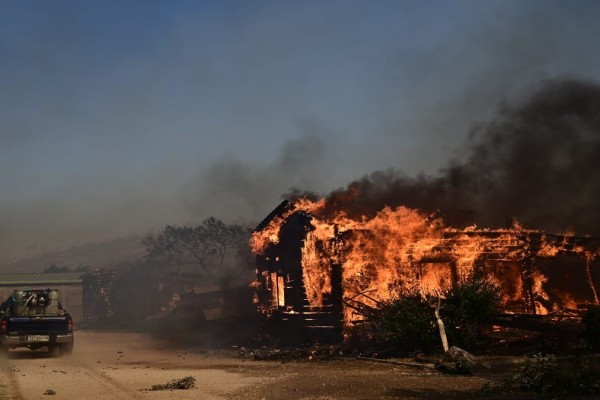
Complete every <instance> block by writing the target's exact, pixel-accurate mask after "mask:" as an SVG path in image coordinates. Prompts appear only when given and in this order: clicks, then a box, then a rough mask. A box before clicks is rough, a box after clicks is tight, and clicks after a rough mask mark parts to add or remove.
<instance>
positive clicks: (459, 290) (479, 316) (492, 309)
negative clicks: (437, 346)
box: [440, 277, 500, 348]
mask: <svg viewBox="0 0 600 400" xmlns="http://www.w3.org/2000/svg"><path fill="white" fill-rule="evenodd" d="M443 297H445V300H444V301H443V303H442V309H441V312H440V314H441V317H442V320H443V321H444V325H445V327H446V333H447V335H448V341H449V342H450V344H451V345H454V346H458V347H463V348H470V347H473V345H474V344H475V342H476V340H477V339H478V338H480V337H481V335H482V334H483V333H484V332H485V331H486V330H487V329H489V328H490V327H491V322H490V321H491V319H492V317H493V316H495V315H496V314H497V313H498V311H499V307H500V290H499V288H498V287H497V286H496V285H494V284H493V283H491V282H490V281H488V280H486V279H483V278H478V277H472V278H470V279H468V280H467V281H465V282H464V283H461V284H459V285H457V286H455V287H453V288H450V289H448V290H446V291H445V292H444V293H443Z"/></svg>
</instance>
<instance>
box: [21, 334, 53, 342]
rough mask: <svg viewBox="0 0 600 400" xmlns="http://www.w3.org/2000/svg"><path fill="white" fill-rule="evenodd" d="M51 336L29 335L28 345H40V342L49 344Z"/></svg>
mask: <svg viewBox="0 0 600 400" xmlns="http://www.w3.org/2000/svg"><path fill="white" fill-rule="evenodd" d="M49 341H50V336H48V335H29V336H27V343H39V342H49Z"/></svg>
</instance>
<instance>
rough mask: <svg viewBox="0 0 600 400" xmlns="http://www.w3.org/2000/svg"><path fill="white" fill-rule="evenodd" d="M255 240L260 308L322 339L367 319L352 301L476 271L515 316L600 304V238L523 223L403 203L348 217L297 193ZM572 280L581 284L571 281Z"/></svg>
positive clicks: (451, 282) (440, 284)
mask: <svg viewBox="0 0 600 400" xmlns="http://www.w3.org/2000/svg"><path fill="white" fill-rule="evenodd" d="M251 244H252V248H253V251H254V253H255V255H256V256H257V266H258V270H257V272H258V277H259V281H258V290H257V299H256V300H257V303H258V305H259V309H260V310H261V311H262V312H263V313H264V314H265V315H267V316H269V317H270V319H271V320H273V321H277V320H280V321H282V322H285V324H283V325H285V326H288V327H289V328H288V329H289V332H303V335H304V337H311V336H312V337H318V338H320V340H323V339H327V338H330V339H335V338H339V337H340V336H339V335H340V334H341V333H342V332H343V331H345V330H346V331H347V329H348V328H349V327H351V326H354V325H356V324H360V323H361V322H363V318H362V315H361V314H360V313H357V312H356V307H354V306H352V305H353V304H354V305H356V304H359V305H365V306H370V307H373V306H375V305H377V303H379V302H382V301H387V300H390V299H392V298H394V297H396V296H398V295H399V294H402V293H404V292H413V293H414V292H418V293H420V294H421V295H422V296H436V295H440V294H441V293H443V292H444V291H446V290H447V289H448V288H451V287H454V286H456V285H457V284H459V283H461V282H465V280H467V279H469V277H472V276H474V275H480V276H485V277H486V278H487V279H489V280H491V281H492V282H494V283H495V284H497V285H498V286H499V287H500V288H501V295H502V308H503V309H504V311H506V312H507V313H524V314H532V315H547V314H551V313H559V312H561V311H563V310H575V311H576V310H577V309H578V307H580V306H581V305H582V304H590V303H593V304H598V303H599V297H598V296H599V295H598V293H599V292H598V286H597V284H596V282H595V275H594V271H593V269H592V268H593V265H594V263H595V262H596V260H597V258H598V256H599V255H600V250H599V246H600V239H599V238H593V237H586V236H576V235H574V234H572V233H565V234H550V233H547V232H544V231H541V230H533V229H526V228H524V227H522V226H520V225H519V224H518V223H513V224H512V226H510V227H508V228H505V229H481V228H477V227H476V226H468V227H465V228H460V229H459V228H454V227H450V226H447V225H446V224H445V223H444V220H443V219H442V218H440V217H439V216H437V215H426V214H425V213H423V212H421V211H419V210H415V209H411V208H407V207H402V206H400V207H396V208H391V207H384V208H383V209H382V210H380V211H379V212H378V213H377V214H376V215H374V216H373V217H371V218H369V217H366V216H362V217H361V218H350V217H349V216H348V215H347V214H346V213H345V212H344V210H338V211H332V207H331V204H328V203H327V200H326V199H322V200H318V201H311V200H307V199H299V200H297V201H294V202H288V201H284V202H283V203H282V204H280V205H279V207H277V208H276V209H275V210H274V211H273V212H272V213H271V214H270V215H269V216H268V217H267V218H266V219H265V220H264V221H263V222H262V223H261V224H260V225H259V226H258V227H257V229H256V230H255V232H254V234H253V237H252V242H251ZM565 258H566V259H569V262H565V261H564V260H565ZM573 259H574V260H576V261H577V262H578V264H579V265H578V267H579V268H577V269H578V270H575V268H573V267H572V265H573ZM565 265H566V267H565ZM565 276H566V278H565ZM575 276H577V277H575ZM565 279H568V280H570V281H571V284H575V285H578V286H577V287H573V286H572V287H570V288H569V287H566V286H565V285H564V282H562V281H564V280H565ZM298 328H300V329H298ZM315 332H319V333H316V334H315ZM284 333H285V332H284Z"/></svg>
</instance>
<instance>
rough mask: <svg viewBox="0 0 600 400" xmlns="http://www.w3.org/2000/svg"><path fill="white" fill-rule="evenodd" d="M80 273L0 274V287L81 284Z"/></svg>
mask: <svg viewBox="0 0 600 400" xmlns="http://www.w3.org/2000/svg"><path fill="white" fill-rule="evenodd" d="M82 275H83V273H81V272H60V273H58V272H57V273H13V274H0V285H4V286H6V285H11V286H14V285H46V284H53V285H56V284H67V283H81V280H82V279H81V276H82Z"/></svg>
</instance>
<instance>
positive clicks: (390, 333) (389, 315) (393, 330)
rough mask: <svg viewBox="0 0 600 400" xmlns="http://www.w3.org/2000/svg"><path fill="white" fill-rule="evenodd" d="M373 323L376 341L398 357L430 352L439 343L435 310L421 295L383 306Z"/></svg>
mask: <svg viewBox="0 0 600 400" xmlns="http://www.w3.org/2000/svg"><path fill="white" fill-rule="evenodd" d="M370 322H371V324H372V326H373V328H374V330H375V332H376V334H377V338H378V339H379V340H380V341H381V342H383V344H384V345H386V346H387V347H388V349H390V350H391V352H392V353H396V354H398V355H408V354H416V353H418V352H424V353H428V352H430V351H431V350H432V349H433V347H434V346H435V345H437V344H439V343H440V339H439V333H438V332H439V331H438V328H437V325H436V324H435V316H434V312H433V307H432V306H431V304H430V303H429V302H428V301H427V300H426V299H423V298H422V297H421V296H420V295H419V294H409V295H407V296H403V297H398V298H395V299H392V300H389V301H386V302H384V303H382V304H381V306H380V307H379V308H378V309H376V310H375V311H374V313H373V315H371V317H370Z"/></svg>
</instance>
